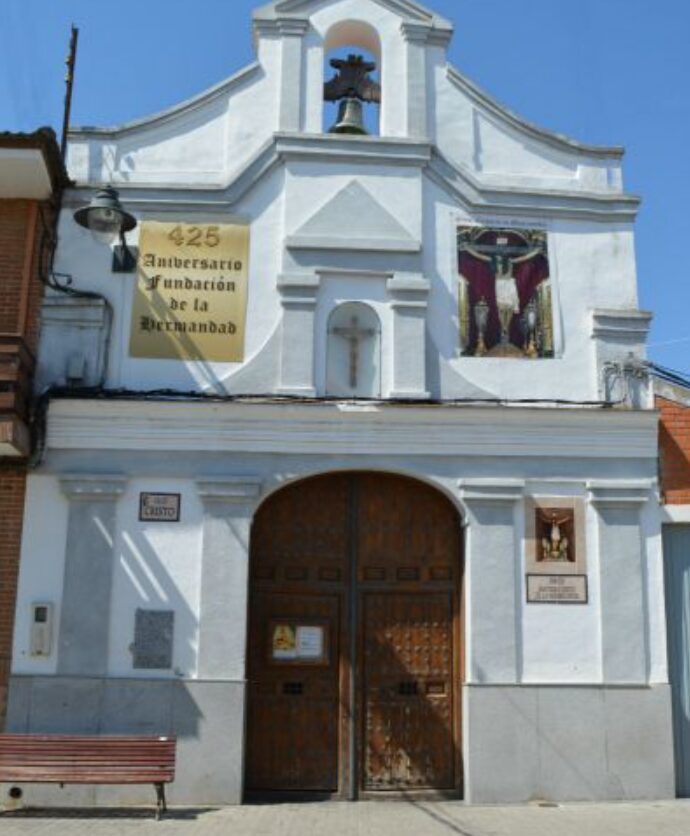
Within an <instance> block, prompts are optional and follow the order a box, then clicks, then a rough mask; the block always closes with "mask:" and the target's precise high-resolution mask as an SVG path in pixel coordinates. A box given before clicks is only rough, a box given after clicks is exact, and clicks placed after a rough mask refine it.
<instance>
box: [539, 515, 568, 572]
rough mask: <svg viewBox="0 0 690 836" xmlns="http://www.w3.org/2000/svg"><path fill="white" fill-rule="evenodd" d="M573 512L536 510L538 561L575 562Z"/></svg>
mask: <svg viewBox="0 0 690 836" xmlns="http://www.w3.org/2000/svg"><path fill="white" fill-rule="evenodd" d="M574 523H575V520H574V512H573V511H572V510H567V509H566V510H564V509H553V508H551V509H538V510H537V530H538V532H539V538H540V545H541V549H540V555H539V560H540V561H550V562H552V561H557V562H559V563H565V562H570V563H573V562H574V561H575V538H574V528H575V526H574Z"/></svg>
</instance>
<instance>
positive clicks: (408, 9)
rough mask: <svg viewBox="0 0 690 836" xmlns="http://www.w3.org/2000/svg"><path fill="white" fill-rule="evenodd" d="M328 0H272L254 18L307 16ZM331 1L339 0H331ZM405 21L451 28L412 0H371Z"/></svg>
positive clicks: (447, 23)
mask: <svg viewBox="0 0 690 836" xmlns="http://www.w3.org/2000/svg"><path fill="white" fill-rule="evenodd" d="M324 2H328V0H274V2H273V3H267V4H266V5H265V6H261V7H260V8H258V9H257V10H256V11H255V12H254V20H275V19H277V18H280V17H284V16H291V15H294V16H300V17H305V16H306V17H308V16H309V13H310V11H311V10H312V8H314V7H319V8H321V7H323V5H324ZM331 2H333V3H337V2H340V0H331ZM371 2H373V3H376V4H377V5H379V6H383V8H385V9H388V11H391V12H393V13H394V14H397V15H399V16H400V18H401V19H403V20H407V21H415V22H417V23H425V24H427V25H429V26H433V27H434V28H440V29H448V30H452V28H453V26H452V24H451V23H450V22H449V21H447V20H445V19H444V18H443V17H441V16H440V15H437V14H436V13H435V12H432V11H431V10H430V9H427V8H426V7H425V6H423V5H422V4H421V3H416V2H414V0H371Z"/></svg>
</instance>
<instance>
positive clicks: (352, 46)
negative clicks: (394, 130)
mask: <svg viewBox="0 0 690 836" xmlns="http://www.w3.org/2000/svg"><path fill="white" fill-rule="evenodd" d="M323 56H324V81H325V83H324V108H323V123H322V129H323V131H324V133H339V134H355V135H356V134H360V135H365V134H370V135H379V134H380V133H381V124H380V123H381V118H380V103H381V72H382V68H381V61H382V49H381V39H380V37H379V34H378V32H377V31H376V29H375V28H374V27H373V26H372V25H371V24H369V23H365V22H364V21H360V20H343V21H339V22H338V23H336V24H334V25H333V26H332V27H331V28H330V29H329V31H328V33H327V35H326V37H325V39H324V44H323Z"/></svg>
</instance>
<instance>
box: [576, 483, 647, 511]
mask: <svg viewBox="0 0 690 836" xmlns="http://www.w3.org/2000/svg"><path fill="white" fill-rule="evenodd" d="M655 490H656V483H655V482H653V481H651V480H645V481H637V480H636V481H611V482H608V481H607V482H603V481H602V482H600V481H591V482H587V491H588V493H589V501H590V503H591V504H592V505H594V506H595V507H596V508H629V509H634V508H639V507H641V506H642V505H646V503H647V502H648V501H649V499H650V498H651V497H652V496H653V495H654V494H653V492H654V491H655Z"/></svg>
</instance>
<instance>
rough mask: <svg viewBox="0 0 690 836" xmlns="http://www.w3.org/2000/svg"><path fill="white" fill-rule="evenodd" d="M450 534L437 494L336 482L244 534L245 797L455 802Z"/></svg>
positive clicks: (454, 590)
mask: <svg viewBox="0 0 690 836" xmlns="http://www.w3.org/2000/svg"><path fill="white" fill-rule="evenodd" d="M461 578H462V554H461V527H460V519H459V517H458V513H457V511H456V510H455V508H454V507H453V506H452V504H451V503H450V502H449V500H448V499H447V498H446V497H444V496H443V495H442V494H441V493H439V492H438V491H436V490H435V489H433V488H432V487H430V486H429V485H426V484H424V483H422V482H419V481H417V480H414V479H409V478H406V477H401V476H395V475H392V474H384V473H369V472H366V473H359V472H357V473H335V474H329V475H326V476H318V477H314V478H310V479H306V480H304V481H302V482H298V483H296V484H295V485H292V486H290V487H287V488H284V489H283V490H280V491H278V492H277V493H276V494H274V495H273V496H271V497H270V498H269V499H268V500H267V501H266V502H265V503H264V505H263V506H262V507H261V508H260V509H259V511H258V513H257V515H256V518H255V520H254V524H253V527H252V537H251V567H250V598H249V601H250V603H249V637H248V654H247V657H248V680H249V683H248V729H247V744H246V758H245V762H246V775H245V778H246V781H245V783H246V788H247V791H248V792H249V793H257V792H258V793H268V792H281V791H287V792H302V793H312V792H313V793H331V794H335V795H339V796H341V797H350V798H355V797H358V796H359V795H360V794H362V793H375V792H381V791H389V792H390V791H406V792H409V791H412V790H414V791H424V790H435V791H449V792H453V793H457V792H459V791H460V790H461V785H462V773H461V761H460V693H459V689H460V680H461V671H460V658H461V654H460V639H461V629H460V623H461V619H460V607H461V596H460V589H461Z"/></svg>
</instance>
